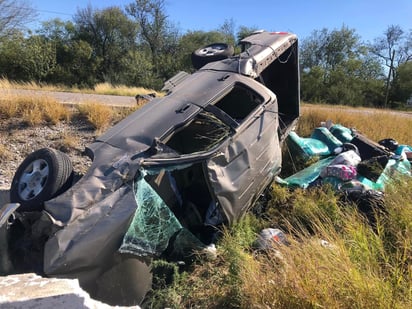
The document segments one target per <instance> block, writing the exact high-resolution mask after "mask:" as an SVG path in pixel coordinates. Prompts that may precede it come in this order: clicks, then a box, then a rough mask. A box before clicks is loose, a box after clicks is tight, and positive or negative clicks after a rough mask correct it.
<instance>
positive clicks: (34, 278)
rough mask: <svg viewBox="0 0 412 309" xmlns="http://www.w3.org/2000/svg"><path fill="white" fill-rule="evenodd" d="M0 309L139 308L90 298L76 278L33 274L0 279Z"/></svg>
mask: <svg viewBox="0 0 412 309" xmlns="http://www.w3.org/2000/svg"><path fill="white" fill-rule="evenodd" d="M0 291H1V293H0V308H1V309H3V308H4V309H5V308H13V309H26V308H31V309H35V308H39V309H40V308H42V309H47V308H53V309H54V308H59V309H66V308H67V309H72V308H91V309H106V308H107V309H108V308H136V309H137V308H140V307H139V306H133V307H119V306H116V307H112V306H110V305H107V304H104V303H102V302H99V301H96V300H94V299H92V298H90V296H89V294H88V293H86V292H85V291H84V290H82V289H81V288H80V286H79V282H78V280H76V279H57V278H44V277H40V276H38V275H36V274H33V273H28V274H19V275H10V276H6V277H0Z"/></svg>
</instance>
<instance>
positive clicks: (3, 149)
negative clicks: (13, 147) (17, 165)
mask: <svg viewBox="0 0 412 309" xmlns="http://www.w3.org/2000/svg"><path fill="white" fill-rule="evenodd" d="M10 158H11V152H10V150H9V149H8V148H7V146H6V145H4V144H0V162H3V161H7V160H9V159H10Z"/></svg>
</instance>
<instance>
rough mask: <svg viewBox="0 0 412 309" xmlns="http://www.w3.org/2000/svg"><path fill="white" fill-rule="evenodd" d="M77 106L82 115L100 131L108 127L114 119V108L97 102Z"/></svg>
mask: <svg viewBox="0 0 412 309" xmlns="http://www.w3.org/2000/svg"><path fill="white" fill-rule="evenodd" d="M77 108H78V111H79V114H80V116H82V117H85V118H86V119H87V121H88V122H89V123H90V124H91V125H92V126H93V127H94V128H95V129H96V130H97V131H98V132H101V131H102V130H104V129H106V128H107V127H108V126H109V125H110V124H111V121H112V119H113V109H112V108H111V107H109V106H106V105H103V104H100V103H97V102H87V103H84V104H80V105H78V107H77Z"/></svg>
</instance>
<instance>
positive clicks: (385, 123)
mask: <svg viewBox="0 0 412 309" xmlns="http://www.w3.org/2000/svg"><path fill="white" fill-rule="evenodd" d="M301 113H302V117H301V119H300V121H299V124H298V128H297V131H298V132H299V134H300V135H302V136H308V135H310V133H311V132H312V130H313V129H314V128H315V127H317V126H319V125H320V123H321V122H322V121H326V120H329V119H330V120H332V121H333V122H334V123H339V124H342V125H344V126H346V127H349V128H355V129H356V130H358V131H359V132H361V133H362V134H364V135H366V136H367V137H369V138H370V139H372V140H374V141H379V140H381V139H384V138H394V139H396V140H397V141H398V142H399V143H400V144H408V145H412V129H411V128H412V113H407V112H394V111H391V110H381V109H371V108H347V107H342V106H328V105H309V104H304V105H303V106H302V108H301Z"/></svg>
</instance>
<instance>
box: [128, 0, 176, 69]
mask: <svg viewBox="0 0 412 309" xmlns="http://www.w3.org/2000/svg"><path fill="white" fill-rule="evenodd" d="M126 11H127V12H128V14H130V15H131V16H133V17H134V18H135V19H136V22H137V23H138V24H139V26H140V37H141V40H142V42H143V43H145V44H147V46H148V47H149V49H150V53H151V56H152V62H153V65H154V68H155V70H156V71H159V68H160V67H159V62H160V55H161V53H162V51H163V50H164V47H165V38H166V37H167V35H168V30H169V23H168V20H167V15H166V13H165V4H164V0H135V2H134V3H131V4H129V5H128V6H126Z"/></svg>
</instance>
